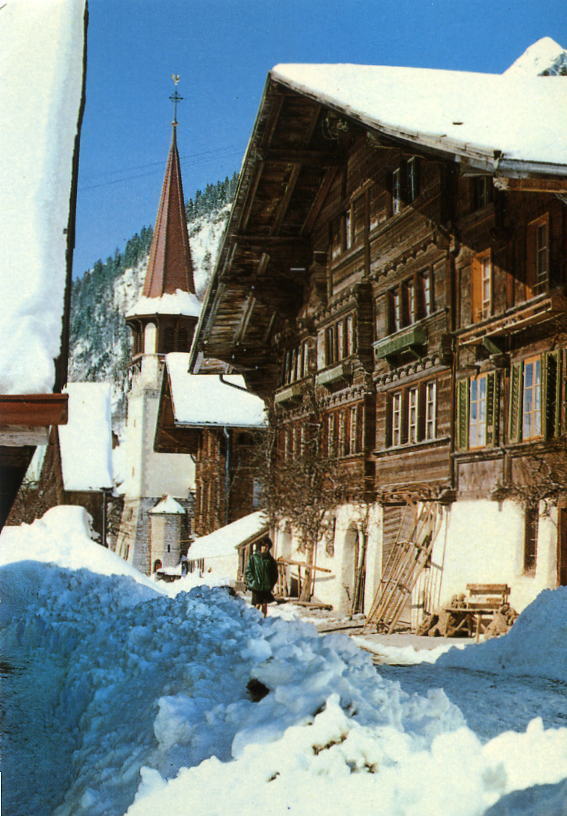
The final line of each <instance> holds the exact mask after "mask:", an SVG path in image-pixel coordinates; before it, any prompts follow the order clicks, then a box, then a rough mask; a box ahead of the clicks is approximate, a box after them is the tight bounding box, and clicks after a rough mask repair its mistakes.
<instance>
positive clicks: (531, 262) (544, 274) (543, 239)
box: [526, 213, 549, 298]
mask: <svg viewBox="0 0 567 816" xmlns="http://www.w3.org/2000/svg"><path fill="white" fill-rule="evenodd" d="M526 271H527V275H526V297H527V298H531V297H534V296H535V295H539V294H541V293H542V292H545V291H546V289H547V286H548V282H549V215H548V214H547V213H546V214H545V215H542V216H541V217H540V218H536V219H535V221H531V222H530V223H529V224H528V231H527V270H526Z"/></svg>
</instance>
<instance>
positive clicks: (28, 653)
mask: <svg viewBox="0 0 567 816" xmlns="http://www.w3.org/2000/svg"><path fill="white" fill-rule="evenodd" d="M87 521H88V519H87V517H86V514H84V512H81V511H80V510H78V509H77V508H55V509H54V510H51V511H49V513H48V514H46V516H45V517H44V518H43V520H41V521H39V522H35V523H34V524H33V525H23V526H22V527H21V528H18V529H17V530H9V531H8V534H7V535H4V534H3V535H2V536H1V537H0V549H1V557H0V563H2V564H3V566H1V567H0V582H1V591H2V598H3V608H2V615H1V618H0V623H1V625H2V645H3V652H4V654H5V660H6V661H7V666H6V669H7V676H6V680H5V695H4V696H5V699H6V700H7V701H8V705H7V714H6V721H5V733H6V758H5V761H4V802H5V806H6V807H7V809H8V811H9V812H10V813H11V814H13V816H24V814H25V816H32V815H33V814H47V813H49V814H50V816H71V814H72V815H73V816H79V815H80V814H88V816H98V815H99V814H100V816H102V814H104V816H113V815H114V814H115V815H116V816H120V815H121V814H124V813H125V812H127V813H128V814H129V816H143V814H152V816H154V815H155V814H156V813H167V814H168V816H177V814H179V815H180V814H191V815H192V816H205V815H206V816H212V815H213V814H221V813H222V814H223V816H225V814H226V813H227V812H232V813H236V814H244V813H251V812H261V813H264V814H266V815H267V816H270V815H271V814H273V815H274V816H276V814H278V816H279V814H288V813H290V812H293V813H294V814H295V816H303V814H305V815H307V814H310V816H311V814H312V813H313V812H317V810H319V811H320V812H324V813H325V814H329V815H330V816H332V815H333V814H335V813H337V814H338V813H344V812H345V810H347V809H349V810H351V811H352V808H353V802H355V803H356V813H357V816H359V815H360V816H364V815H365V814H373V816H376V814H384V816H386V814H387V815H388V816H394V815H395V814H399V816H402V815H403V816H424V814H429V813H431V814H433V813H435V814H441V813H442V814H444V815H445V816H449V814H450V815H451V816H460V815H461V814H462V816H465V815H466V816H468V815H469V814H470V815H471V816H472V815H473V814H482V813H484V812H485V811H486V809H487V808H489V807H490V806H491V805H493V804H494V803H496V802H497V801H498V800H499V799H500V798H501V797H503V796H505V795H506V794H508V793H510V792H512V791H515V790H520V789H523V788H529V787H530V786H533V785H535V784H556V783H558V782H560V780H561V779H562V778H564V777H567V729H565V728H561V729H547V730H545V729H544V728H543V726H542V724H541V721H539V720H534V721H532V723H531V724H530V726H529V727H528V729H527V730H526V732H525V733H515V732H505V733H502V734H500V735H499V736H498V737H496V738H494V739H492V740H490V741H488V742H487V743H486V744H484V745H482V744H481V742H480V740H479V739H478V738H477V737H476V736H475V734H474V733H473V732H472V731H471V730H470V729H468V728H467V727H466V726H465V725H464V720H463V717H462V715H461V713H460V712H459V710H458V709H457V708H456V707H455V706H454V705H452V704H451V703H450V702H449V700H448V699H447V697H446V696H445V694H444V693H443V692H442V691H441V690H436V691H429V692H428V693H427V694H424V695H418V694H411V695H410V694H407V693H405V692H404V691H402V689H401V687H400V685H399V684H398V683H395V682H392V681H389V680H385V679H383V678H382V677H380V675H379V674H377V672H376V671H375V668H374V667H373V665H372V663H371V661H370V658H369V656H368V655H365V654H364V653H363V652H361V651H360V650H359V649H358V648H357V647H356V646H355V645H354V644H353V643H352V642H351V641H350V640H349V639H348V638H346V637H344V636H340V635H329V636H326V637H321V636H319V635H318V634H317V632H316V631H315V629H314V628H313V627H312V626H311V625H309V624H305V623H302V622H299V621H291V622H290V621H284V620H281V619H270V618H268V619H263V618H262V617H261V616H260V615H259V614H258V613H257V612H256V610H254V609H251V608H250V607H248V606H247V605H246V604H245V603H244V602H243V601H241V600H240V599H237V598H233V597H231V596H230V595H229V593H228V592H227V591H226V590H225V589H221V588H214V589H209V588H205V587H200V588H196V589H194V590H192V591H191V592H190V593H185V592H181V593H179V594H178V595H177V596H176V597H175V598H170V597H167V596H164V595H161V594H159V592H158V588H159V585H157V584H153V583H152V582H151V581H149V580H148V579H146V578H145V577H143V576H139V575H136V573H135V571H134V570H132V568H130V567H128V565H126V564H124V562H122V564H123V568H122V574H118V573H119V572H120V570H119V569H118V565H117V564H116V562H117V561H118V560H119V559H116V557H115V556H114V555H113V554H112V553H109V552H108V551H106V550H103V549H102V548H101V547H98V545H96V544H94V543H93V542H92V541H91V540H90V537H89V532H88V526H87ZM58 531H59V532H58ZM57 541H59V544H58V543H57ZM49 561H50V562H51V563H46V562H49ZM54 562H58V563H54ZM251 680H254V681H256V685H257V686H258V684H263V686H264V687H265V688H264V691H265V696H263V697H262V698H261V699H259V700H258V697H259V696H260V695H255V696H254V698H253V696H252V695H251V694H250V692H249V684H250V681H251ZM258 687H259V688H262V686H258ZM534 757H538V761H534Z"/></svg>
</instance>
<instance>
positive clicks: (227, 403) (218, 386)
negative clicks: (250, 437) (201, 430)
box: [166, 352, 266, 428]
mask: <svg viewBox="0 0 567 816" xmlns="http://www.w3.org/2000/svg"><path fill="white" fill-rule="evenodd" d="M166 366H167V373H168V375H169V381H170V383H171V396H172V400H173V413H174V417H175V422H176V423H179V424H182V425H199V426H201V425H220V426H227V427H235V428H262V427H265V425H266V415H265V405H264V401H263V400H261V399H260V397H257V396H256V395H255V394H251V393H250V392H248V391H243V390H241V389H245V388H246V383H245V381H244V378H243V377H241V376H239V375H235V374H228V375H224V374H223V375H222V377H223V379H222V380H221V378H220V376H219V375H216V374H189V372H188V368H189V354H185V353H182V352H173V353H171V354H168V355H167V356H166ZM227 383H230V385H228V384H227ZM233 386H238V387H237V388H234V387H233Z"/></svg>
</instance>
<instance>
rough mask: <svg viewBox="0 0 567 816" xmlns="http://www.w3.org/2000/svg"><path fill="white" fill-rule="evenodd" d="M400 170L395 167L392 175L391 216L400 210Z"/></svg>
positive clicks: (401, 202)
mask: <svg viewBox="0 0 567 816" xmlns="http://www.w3.org/2000/svg"><path fill="white" fill-rule="evenodd" d="M402 204H403V201H402V168H401V167H397V168H396V169H395V170H394V171H393V173H392V215H397V214H398V213H399V212H401V209H402Z"/></svg>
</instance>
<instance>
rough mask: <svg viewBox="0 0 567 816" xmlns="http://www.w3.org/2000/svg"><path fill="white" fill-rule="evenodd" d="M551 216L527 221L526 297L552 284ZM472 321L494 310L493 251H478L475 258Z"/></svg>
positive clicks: (542, 290) (484, 318) (543, 290)
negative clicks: (550, 270)
mask: <svg viewBox="0 0 567 816" xmlns="http://www.w3.org/2000/svg"><path fill="white" fill-rule="evenodd" d="M549 240H550V239H549V215H548V214H547V213H546V214H545V215H542V216H541V217H539V218H536V219H535V220H534V221H531V222H530V223H529V224H528V228H527V232H526V281H525V282H526V299H529V298H532V297H535V296H536V295H539V294H541V293H542V292H545V291H546V289H547V286H548V283H549ZM471 290H472V291H471V302H472V303H471V320H472V322H473V323H476V322H477V321H479V320H486V319H487V318H488V317H490V316H491V315H492V314H493V313H494V268H493V260H492V251H491V250H490V249H486V250H484V251H483V252H477V253H476V254H475V255H474V257H473V261H472V274H471Z"/></svg>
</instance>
